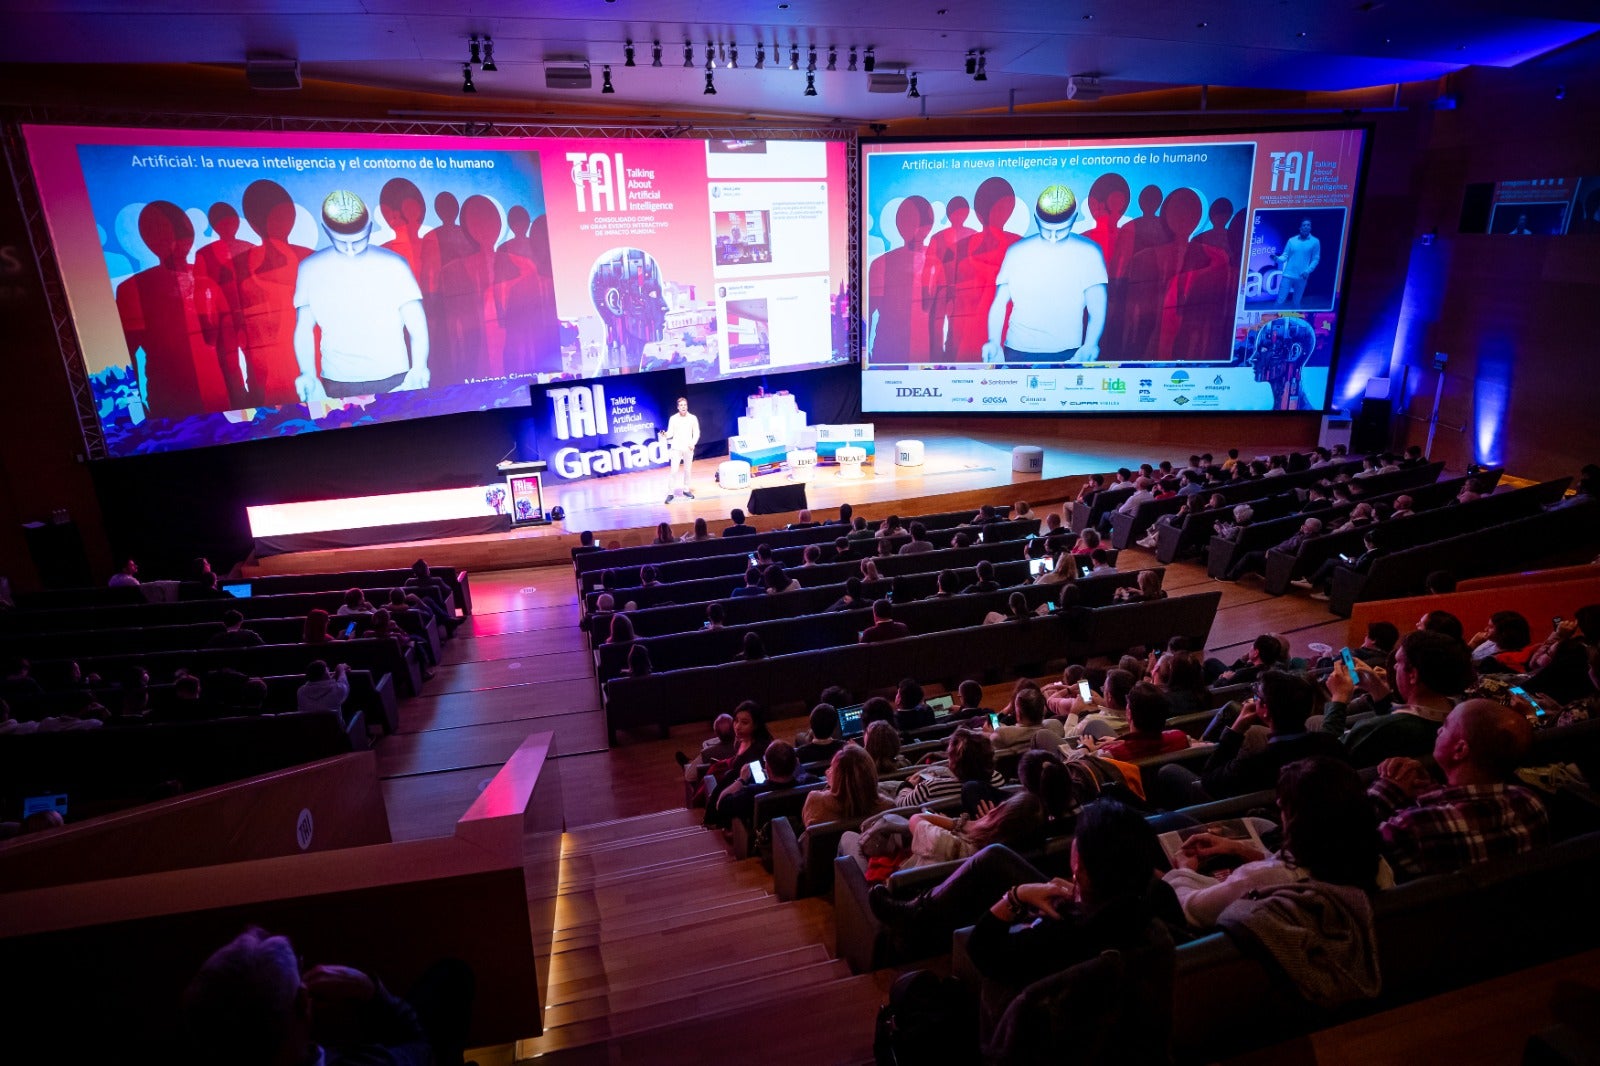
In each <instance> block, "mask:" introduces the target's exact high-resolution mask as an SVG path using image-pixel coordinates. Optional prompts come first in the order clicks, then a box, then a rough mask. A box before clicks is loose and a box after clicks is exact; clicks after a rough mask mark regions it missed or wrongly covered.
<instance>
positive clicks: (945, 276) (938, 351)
mask: <svg viewBox="0 0 1600 1066" xmlns="http://www.w3.org/2000/svg"><path fill="white" fill-rule="evenodd" d="M944 213H945V217H946V218H947V219H949V220H950V225H949V226H948V227H946V228H945V229H942V230H940V231H939V232H938V233H935V234H934V235H933V236H932V237H930V238H928V261H929V263H930V264H931V266H932V274H931V280H932V282H933V304H932V307H931V309H930V312H929V317H928V347H929V350H930V351H932V352H933V353H934V354H935V355H936V356H938V357H939V358H940V359H948V358H953V356H954V352H953V351H952V349H951V348H950V341H951V339H952V335H953V333H954V331H953V330H952V329H951V327H950V312H951V310H952V309H953V308H954V307H955V299H956V290H955V278H956V266H957V264H958V263H959V262H960V259H961V245H962V242H964V241H965V240H966V239H967V238H968V237H970V236H972V232H971V231H970V230H968V229H967V228H966V225H965V223H966V221H967V216H968V215H970V214H971V213H972V208H971V207H970V206H969V205H968V204H967V198H966V197H964V196H952V197H950V202H949V203H948V204H946V205H945V208H944Z"/></svg>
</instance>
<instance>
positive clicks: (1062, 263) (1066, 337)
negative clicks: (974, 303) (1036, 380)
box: [995, 233, 1106, 352]
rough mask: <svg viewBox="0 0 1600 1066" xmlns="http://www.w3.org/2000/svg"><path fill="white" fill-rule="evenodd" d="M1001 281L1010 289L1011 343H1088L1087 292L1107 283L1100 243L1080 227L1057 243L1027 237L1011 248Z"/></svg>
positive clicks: (1032, 346)
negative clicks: (1080, 231)
mask: <svg viewBox="0 0 1600 1066" xmlns="http://www.w3.org/2000/svg"><path fill="white" fill-rule="evenodd" d="M995 284H996V285H1005V286H1006V287H1007V288H1008V289H1009V290H1010V294H1011V322H1010V324H1009V325H1008V326H1007V327H1006V335H1005V343H1006V347H1008V348H1014V349H1016V350H1017V351H1019V352H1064V351H1067V350H1069V349H1072V348H1077V347H1079V346H1081V345H1082V344H1083V309H1084V294H1085V293H1086V292H1088V291H1089V290H1090V289H1092V288H1094V287H1095V286H1096V285H1104V284H1106V260H1105V256H1103V255H1101V254H1100V246H1099V245H1098V244H1095V243H1094V242H1093V241H1091V240H1089V239H1088V238H1085V237H1080V236H1078V235H1077V234H1076V233H1074V234H1071V235H1069V236H1068V237H1067V239H1066V240H1064V241H1057V242H1056V243H1054V244H1052V243H1051V242H1049V241H1047V240H1045V239H1044V238H1042V237H1038V236H1034V237H1025V238H1023V239H1022V240H1020V241H1018V242H1017V243H1015V244H1013V245H1012V246H1011V247H1010V248H1009V249H1007V250H1006V257H1005V259H1004V260H1003V261H1002V262H1001V264H1000V273H999V274H998V275H997V276H996V277H995Z"/></svg>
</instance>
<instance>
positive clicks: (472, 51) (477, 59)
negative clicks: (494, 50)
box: [467, 33, 483, 67]
mask: <svg viewBox="0 0 1600 1066" xmlns="http://www.w3.org/2000/svg"><path fill="white" fill-rule="evenodd" d="M467 62H468V63H471V64H472V65H473V66H475V67H476V66H481V65H482V64H483V51H482V49H481V48H480V46H479V45H478V35H477V34H476V33H474V34H473V35H472V38H471V43H470V44H468V45H467Z"/></svg>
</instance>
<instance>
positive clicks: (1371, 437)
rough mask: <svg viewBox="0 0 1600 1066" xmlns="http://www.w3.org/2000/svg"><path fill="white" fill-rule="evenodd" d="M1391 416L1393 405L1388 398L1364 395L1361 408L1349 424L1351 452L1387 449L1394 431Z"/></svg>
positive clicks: (1363, 452)
mask: <svg viewBox="0 0 1600 1066" xmlns="http://www.w3.org/2000/svg"><path fill="white" fill-rule="evenodd" d="M1393 418H1394V405H1393V404H1392V403H1391V402H1390V401H1389V400H1387V399H1383V400H1379V399H1374V398H1373V397H1371V396H1367V397H1364V398H1363V399H1362V401H1361V410H1360V411H1359V412H1358V413H1357V414H1356V418H1355V422H1354V423H1353V424H1352V425H1351V426H1350V452H1351V454H1352V455H1366V454H1369V453H1371V452H1386V451H1388V450H1389V442H1390V439H1391V438H1392V436H1393V432H1394V430H1393Z"/></svg>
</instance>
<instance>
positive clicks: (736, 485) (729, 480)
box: [717, 459, 750, 489]
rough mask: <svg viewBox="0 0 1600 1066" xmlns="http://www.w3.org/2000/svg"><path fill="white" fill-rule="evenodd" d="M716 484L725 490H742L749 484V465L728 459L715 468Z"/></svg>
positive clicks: (741, 461) (742, 461) (741, 460)
mask: <svg viewBox="0 0 1600 1066" xmlns="http://www.w3.org/2000/svg"><path fill="white" fill-rule="evenodd" d="M717 483H718V484H719V485H721V486H722V487H723V488H725V489H742V488H744V487H745V486H746V485H748V484H750V464H749V463H747V462H745V461H744V460H743V459H729V460H727V461H726V462H724V463H722V464H721V465H719V466H718V467H717Z"/></svg>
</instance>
